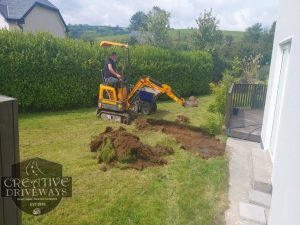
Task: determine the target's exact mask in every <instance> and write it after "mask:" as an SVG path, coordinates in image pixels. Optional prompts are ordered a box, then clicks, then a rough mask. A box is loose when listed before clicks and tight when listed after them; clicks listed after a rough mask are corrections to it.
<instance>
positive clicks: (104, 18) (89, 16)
mask: <svg viewBox="0 0 300 225" xmlns="http://www.w3.org/2000/svg"><path fill="white" fill-rule="evenodd" d="M50 2H52V3H53V4H54V5H55V6H56V7H58V8H59V9H60V12H61V14H62V16H63V17H64V20H65V21H66V23H67V24H89V25H111V26H116V25H118V26H120V27H127V26H128V25H129V20H130V18H131V16H132V15H133V14H134V13H136V12H137V11H143V12H145V13H147V12H148V11H149V10H150V9H151V8H152V7H153V6H158V7H160V8H162V9H164V10H166V11H168V12H170V13H171V18H170V25H171V27H172V28H190V27H196V26H197V24H196V22H195V19H196V18H198V17H199V15H200V13H201V12H203V11H204V9H208V10H209V9H211V8H212V9H213V13H214V14H215V15H216V16H217V18H218V19H219V21H220V23H219V28H220V29H222V30H237V31H242V30H245V29H246V28H247V27H249V26H251V25H253V24H255V23H257V22H260V23H262V24H263V25H264V26H265V27H270V26H271V24H272V23H273V21H275V20H276V19H277V14H278V0H159V1H158V0H146V1H143V0H109V1H107V0H105V1H103V0H88V1H87V0H68V1H65V0H50Z"/></svg>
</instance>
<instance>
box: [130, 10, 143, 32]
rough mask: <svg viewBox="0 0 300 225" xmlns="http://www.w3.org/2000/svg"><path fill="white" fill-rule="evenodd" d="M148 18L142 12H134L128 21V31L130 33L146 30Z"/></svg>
mask: <svg viewBox="0 0 300 225" xmlns="http://www.w3.org/2000/svg"><path fill="white" fill-rule="evenodd" d="M147 22H148V16H147V15H146V14H145V13H144V12H142V11H138V12H136V13H135V14H134V15H133V16H132V17H131V19H130V25H129V27H128V28H129V30H131V31H144V30H147Z"/></svg>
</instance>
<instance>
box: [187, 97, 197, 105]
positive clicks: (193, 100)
mask: <svg viewBox="0 0 300 225" xmlns="http://www.w3.org/2000/svg"><path fill="white" fill-rule="evenodd" d="M198 105H199V102H198V99H197V98H196V97H194V96H191V97H189V100H188V101H186V102H185V107H198Z"/></svg>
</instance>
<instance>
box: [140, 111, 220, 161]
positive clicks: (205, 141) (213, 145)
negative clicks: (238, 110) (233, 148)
mask: <svg viewBox="0 0 300 225" xmlns="http://www.w3.org/2000/svg"><path fill="white" fill-rule="evenodd" d="M181 119H182V117H181ZM184 121H186V118H184ZM135 125H136V128H137V129H138V130H154V131H160V132H162V133H165V134H168V135H171V136H173V137H175V139H176V141H177V142H178V143H180V145H181V148H182V149H185V150H188V151H193V152H195V153H197V154H199V156H200V157H202V158H203V159H209V158H212V157H217V156H223V155H224V153H225V144H222V143H221V142H220V141H219V140H217V139H216V138H215V137H214V136H212V135H207V134H205V133H204V132H202V131H201V130H200V129H199V128H195V127H191V126H188V125H186V124H182V123H176V122H171V121H165V120H154V119H143V118H140V119H137V120H136V121H135Z"/></svg>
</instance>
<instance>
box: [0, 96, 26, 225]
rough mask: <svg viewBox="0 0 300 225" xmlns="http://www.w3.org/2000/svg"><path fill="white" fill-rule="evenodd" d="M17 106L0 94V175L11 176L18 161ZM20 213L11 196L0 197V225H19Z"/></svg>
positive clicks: (10, 99)
mask: <svg viewBox="0 0 300 225" xmlns="http://www.w3.org/2000/svg"><path fill="white" fill-rule="evenodd" d="M19 161H20V160H19V132H18V106H17V103H16V100H15V99H13V98H9V97H5V96H1V95H0V176H1V177H11V176H15V175H16V174H12V168H11V166H12V165H13V164H14V163H17V162H19ZM20 224H21V214H20V211H19V209H18V208H17V207H16V205H15V204H14V202H13V200H12V199H11V198H2V197H1V198H0V225H20Z"/></svg>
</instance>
